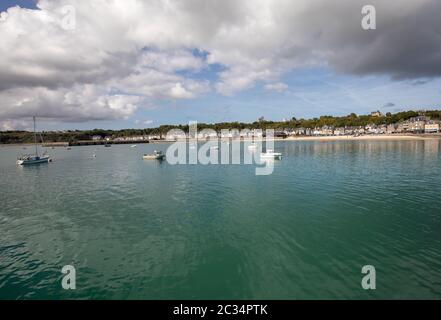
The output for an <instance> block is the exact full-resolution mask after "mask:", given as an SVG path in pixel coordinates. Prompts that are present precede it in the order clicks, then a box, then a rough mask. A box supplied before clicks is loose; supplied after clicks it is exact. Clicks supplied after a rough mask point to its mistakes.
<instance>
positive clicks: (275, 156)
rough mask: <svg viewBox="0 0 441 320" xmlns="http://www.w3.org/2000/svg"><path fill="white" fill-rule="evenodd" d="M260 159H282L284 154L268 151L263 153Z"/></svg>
mask: <svg viewBox="0 0 441 320" xmlns="http://www.w3.org/2000/svg"><path fill="white" fill-rule="evenodd" d="M260 157H261V158H264V159H281V158H282V154H281V153H280V152H274V150H271V149H268V150H267V151H266V152H262V153H261V154H260Z"/></svg>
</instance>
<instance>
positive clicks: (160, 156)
mask: <svg viewBox="0 0 441 320" xmlns="http://www.w3.org/2000/svg"><path fill="white" fill-rule="evenodd" d="M142 158H143V159H144V160H164V158H165V154H163V153H162V151H156V150H155V151H153V153H152V154H145V155H143V156H142Z"/></svg>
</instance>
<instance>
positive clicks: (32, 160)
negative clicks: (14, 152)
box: [17, 116, 52, 166]
mask: <svg viewBox="0 0 441 320" xmlns="http://www.w3.org/2000/svg"><path fill="white" fill-rule="evenodd" d="M33 120H34V145H35V154H27V155H21V156H19V157H18V158H17V164H18V165H21V166H25V165H31V164H40V163H48V162H51V161H52V159H51V157H50V156H49V155H48V154H46V153H43V155H41V156H40V155H39V154H38V145H37V131H36V126H35V116H34V117H33Z"/></svg>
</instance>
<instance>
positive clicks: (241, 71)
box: [0, 0, 441, 130]
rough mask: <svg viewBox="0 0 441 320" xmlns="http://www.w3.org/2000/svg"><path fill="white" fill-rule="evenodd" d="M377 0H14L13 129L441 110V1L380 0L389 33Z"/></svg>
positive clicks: (6, 120)
mask: <svg viewBox="0 0 441 320" xmlns="http://www.w3.org/2000/svg"><path fill="white" fill-rule="evenodd" d="M365 4H366V2H365V1H360V0H340V1H333V2H332V3H331V2H330V1H325V0H314V1H307V0H300V1H295V2H294V1H288V0H277V1H270V0H257V1H256V0H253V1H251V0H249V1H233V0H222V1H221V0H213V1H204V0H186V1H178V0H168V1H159V0H149V1H140V0H126V1H110V0H94V1H86V0H76V1H72V0H70V1H69V0H51V1H49V0H39V1H31V0H29V1H26V0H22V1H9V0H8V1H5V2H3V3H2V4H1V5H0V11H1V16H0V35H1V39H2V44H1V47H0V51H1V57H2V59H1V60H0V130H12V129H22V128H27V127H28V125H29V119H30V118H31V117H32V115H37V116H38V117H39V119H41V122H42V125H41V126H42V127H44V128H45V129H76V128H78V129H89V128H90V129H91V128H96V127H100V128H109V129H118V128H129V127H133V128H138V127H139V128H143V127H151V126H159V125H161V124H177V123H187V122H188V121H190V120H196V121H200V122H222V121H254V120H256V119H257V118H258V117H260V116H264V117H265V118H267V119H271V120H282V119H283V118H291V117H297V118H302V117H304V118H311V117H315V116H320V115H324V114H331V115H345V114H349V113H351V112H355V113H358V114H365V113H368V112H370V111H374V110H377V109H379V110H381V111H383V112H388V111H390V112H397V111H400V110H408V109H431V108H436V107H438V106H440V101H441V80H440V76H441V41H440V40H441V39H440V38H441V19H439V17H438V13H439V12H441V2H440V1H436V0H421V1H418V2H417V1H412V0H401V1H387V2H385V1H380V0H371V1H369V4H370V5H373V6H374V7H375V8H376V12H377V19H376V20H377V21H376V22H377V28H376V30H363V28H362V27H361V20H362V13H361V8H362V7H363V6H364V5H365ZM69 10H73V12H74V24H70V25H68V26H67V27H66V25H65V23H66V17H68V18H69V17H70V16H67V15H68V14H70V13H71V12H70V11H69ZM67 23H68V24H69V23H73V22H72V21H67Z"/></svg>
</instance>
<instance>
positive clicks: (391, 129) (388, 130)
mask: <svg viewBox="0 0 441 320" xmlns="http://www.w3.org/2000/svg"><path fill="white" fill-rule="evenodd" d="M397 129H398V125H396V124H390V125H388V126H387V128H386V133H387V134H393V133H396V132H398V131H397Z"/></svg>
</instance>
